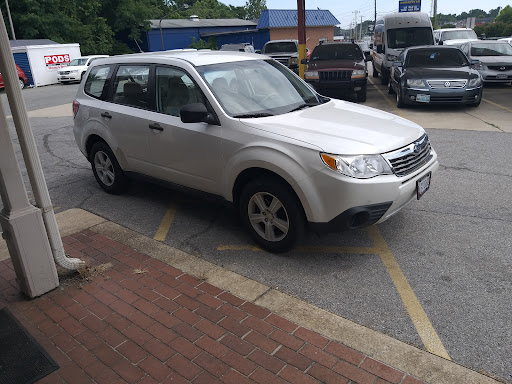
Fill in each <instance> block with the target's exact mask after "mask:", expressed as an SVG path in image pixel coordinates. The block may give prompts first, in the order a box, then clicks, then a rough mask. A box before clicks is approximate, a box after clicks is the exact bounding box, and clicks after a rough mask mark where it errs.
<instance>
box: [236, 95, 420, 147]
mask: <svg viewBox="0 0 512 384" xmlns="http://www.w3.org/2000/svg"><path fill="white" fill-rule="evenodd" d="M240 121H241V122H242V123H243V124H245V125H247V126H250V127H253V128H256V129H261V130H264V131H266V132H270V133H273V134H278V135H281V136H286V137H288V138H291V139H295V140H299V141H302V142H305V143H308V144H310V145H314V146H316V147H318V148H320V150H322V151H324V152H328V153H332V154H343V155H357V154H379V153H385V152H389V151H392V150H395V149H398V148H401V147H404V146H406V145H408V144H410V143H412V142H413V141H414V140H416V139H418V138H419V137H420V136H421V135H422V134H423V133H424V130H423V128H422V127H420V126H419V125H417V124H415V123H413V122H411V121H409V120H406V119H403V118H401V117H399V116H396V115H393V114H391V113H387V112H382V111H380V110H378V109H375V108H370V107H365V106H362V105H358V104H355V103H350V102H347V101H342V100H336V99H332V100H331V101H329V102H327V103H325V104H321V105H319V106H316V107H311V108H308V109H303V110H301V111H297V112H291V113H285V114H283V115H277V116H270V117H263V118H256V119H240Z"/></svg>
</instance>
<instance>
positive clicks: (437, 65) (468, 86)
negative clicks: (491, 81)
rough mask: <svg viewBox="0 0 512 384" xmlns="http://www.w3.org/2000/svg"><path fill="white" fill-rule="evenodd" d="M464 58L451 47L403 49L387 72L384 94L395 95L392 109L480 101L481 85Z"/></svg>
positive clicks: (455, 48)
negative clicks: (394, 103)
mask: <svg viewBox="0 0 512 384" xmlns="http://www.w3.org/2000/svg"><path fill="white" fill-rule="evenodd" d="M472 64H474V63H470V62H469V60H468V59H467V57H466V56H465V55H464V54H463V53H462V52H461V50H460V49H458V48H457V47H453V46H449V45H447V46H439V45H437V46H422V47H411V48H408V49H405V50H404V51H403V52H402V53H401V55H400V56H399V60H398V61H397V62H395V63H394V64H393V66H392V68H391V77H390V80H389V85H388V93H390V94H392V93H396V105H397V107H399V108H401V107H403V106H405V105H408V104H449V103H453V104H466V105H470V106H473V107H477V106H479V105H480V101H481V100H482V88H483V82H482V78H481V76H480V74H479V73H478V71H477V70H475V69H473V68H472Z"/></svg>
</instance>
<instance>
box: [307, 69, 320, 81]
mask: <svg viewBox="0 0 512 384" xmlns="http://www.w3.org/2000/svg"><path fill="white" fill-rule="evenodd" d="M304 78H305V79H310V80H318V71H306V72H304Z"/></svg>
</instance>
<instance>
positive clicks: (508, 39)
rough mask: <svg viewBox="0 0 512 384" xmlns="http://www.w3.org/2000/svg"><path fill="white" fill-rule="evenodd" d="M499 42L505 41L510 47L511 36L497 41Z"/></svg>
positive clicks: (511, 42) (511, 43)
mask: <svg viewBox="0 0 512 384" xmlns="http://www.w3.org/2000/svg"><path fill="white" fill-rule="evenodd" d="M498 40H499V41H506V42H507V43H509V44H510V45H512V36H511V37H505V38H503V39H498Z"/></svg>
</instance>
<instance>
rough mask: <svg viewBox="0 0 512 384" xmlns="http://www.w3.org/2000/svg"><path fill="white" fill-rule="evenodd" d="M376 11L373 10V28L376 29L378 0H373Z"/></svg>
mask: <svg viewBox="0 0 512 384" xmlns="http://www.w3.org/2000/svg"><path fill="white" fill-rule="evenodd" d="M373 4H374V7H373V9H374V11H373V30H375V25H376V24H377V0H374V1H373Z"/></svg>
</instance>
